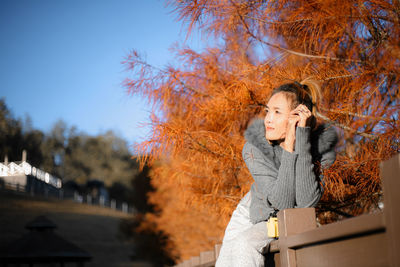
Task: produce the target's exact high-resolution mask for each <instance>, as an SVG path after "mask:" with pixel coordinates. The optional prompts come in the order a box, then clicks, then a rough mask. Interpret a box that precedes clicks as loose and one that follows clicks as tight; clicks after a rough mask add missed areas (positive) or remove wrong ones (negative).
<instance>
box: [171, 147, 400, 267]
mask: <svg viewBox="0 0 400 267" xmlns="http://www.w3.org/2000/svg"><path fill="white" fill-rule="evenodd" d="M381 177H382V181H383V191H384V209H383V212H376V213H372V214H365V215H361V216H357V217H354V218H351V219H346V220H343V221H339V222H336V223H332V224H328V225H323V226H320V227H317V223H316V216H315V210H314V209H313V208H304V209H286V210H282V211H280V212H279V213H278V224H279V234H280V237H279V240H276V241H273V242H272V243H271V244H270V247H269V252H268V256H267V257H266V266H275V267H278V266H282V267H296V266H297V267H303V266H304V267H313V266H315V267H330V266H332V267H333V266H334V267H336V266H341V267H346V266H349V267H354V266H377V267H382V266H390V267H395V266H396V267H397V266H398V267H400V154H399V155H396V156H395V157H393V158H392V159H390V160H388V161H386V162H383V163H381ZM219 248H220V245H217V246H216V249H215V251H209V252H202V253H200V256H199V257H193V258H191V259H190V260H187V261H184V262H182V263H180V264H178V265H177V266H182V267H183V266H185V267H186V266H204V267H205V266H207V267H208V266H214V265H215V261H216V259H217V258H218V252H219Z"/></svg>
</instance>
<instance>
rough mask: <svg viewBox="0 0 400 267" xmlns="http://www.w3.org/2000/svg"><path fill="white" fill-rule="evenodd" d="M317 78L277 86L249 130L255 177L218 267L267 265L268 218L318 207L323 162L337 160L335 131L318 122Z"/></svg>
mask: <svg viewBox="0 0 400 267" xmlns="http://www.w3.org/2000/svg"><path fill="white" fill-rule="evenodd" d="M319 96H320V87H319V86H318V84H317V83H315V82H313V81H311V80H306V81H304V82H301V83H298V82H294V83H288V84H284V85H281V86H279V87H278V88H276V89H274V90H273V92H272V94H271V97H270V99H269V101H268V103H267V106H266V116H265V118H264V120H262V119H258V120H255V121H254V122H253V123H252V124H250V126H249V127H248V129H247V130H246V132H245V138H246V143H245V145H244V147H243V152H242V155H243V159H244V161H245V163H246V165H247V167H248V169H249V171H250V173H251V174H252V176H253V178H254V181H255V182H254V183H253V185H252V186H251V190H250V192H249V193H247V194H246V195H245V196H244V197H243V199H242V200H241V201H240V203H239V204H238V206H237V208H236V210H235V211H234V212H233V214H232V217H231V220H230V222H229V224H228V226H227V228H226V230H225V236H224V240H223V243H222V247H221V251H220V255H219V257H218V260H217V263H216V266H217V267H228V266H229V267H232V266H240V267H246V266H264V255H263V254H265V252H266V250H267V247H268V244H269V242H270V241H271V240H273V239H271V238H269V237H268V235H267V226H266V221H267V220H268V218H269V217H270V215H271V214H272V213H274V212H276V211H279V210H283V209H287V208H304V207H313V206H315V205H316V204H317V203H318V201H319V199H320V198H321V195H322V190H323V188H322V186H321V183H320V182H322V176H321V171H319V170H320V167H322V168H326V167H329V166H330V165H331V164H332V163H333V162H334V161H335V156H336V154H335V150H334V148H335V145H336V143H337V134H336V131H335V130H334V129H333V128H332V127H330V126H327V125H323V124H317V123H316V118H315V113H316V111H317V105H318V101H319Z"/></svg>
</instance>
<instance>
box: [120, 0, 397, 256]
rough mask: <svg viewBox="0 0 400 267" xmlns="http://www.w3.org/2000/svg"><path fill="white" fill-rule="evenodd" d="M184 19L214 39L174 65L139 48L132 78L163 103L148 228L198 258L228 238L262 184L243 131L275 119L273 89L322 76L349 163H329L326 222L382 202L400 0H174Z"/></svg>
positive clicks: (151, 149) (327, 108) (183, 51)
mask: <svg viewBox="0 0 400 267" xmlns="http://www.w3.org/2000/svg"><path fill="white" fill-rule="evenodd" d="M169 4H170V5H171V6H172V7H174V8H175V11H176V13H177V14H178V16H179V19H180V20H181V21H182V22H184V23H186V25H187V26H188V34H190V31H191V29H192V28H194V27H197V28H199V29H201V30H202V32H203V34H204V35H205V36H207V37H212V38H214V40H215V42H214V45H213V46H210V47H208V48H206V49H204V50H203V51H202V52H196V51H193V50H191V49H190V48H186V47H178V48H175V53H176V59H177V62H179V63H178V64H176V65H174V66H167V67H165V68H162V69H158V68H155V67H153V66H151V65H149V64H147V63H146V62H145V61H143V59H142V58H141V57H140V55H139V54H138V53H137V52H135V51H134V52H132V53H131V54H130V55H129V56H128V57H127V59H126V61H125V65H126V66H127V68H128V69H129V70H130V71H131V75H132V77H130V78H129V79H127V80H126V81H125V86H126V87H127V88H128V89H129V91H130V92H131V93H132V94H139V95H141V96H143V97H144V98H146V99H148V101H149V102H150V103H151V104H152V105H153V112H152V116H151V134H152V136H151V138H149V140H146V141H144V142H143V143H141V144H139V145H138V147H137V149H138V151H139V152H141V153H143V155H146V156H143V158H142V160H143V161H147V162H148V163H150V164H151V163H153V173H152V178H151V179H152V180H151V182H152V184H153V186H154V187H155V188H156V190H155V192H152V193H151V195H150V201H151V202H152V203H153V204H154V205H155V206H156V207H157V212H156V213H153V214H147V216H146V220H145V222H144V223H143V224H142V228H143V229H145V228H146V227H147V228H152V229H158V230H162V231H164V232H165V233H167V234H168V235H169V236H170V242H169V243H168V248H167V249H168V250H169V251H170V253H171V255H172V256H174V257H175V258H177V259H178V258H181V259H186V258H188V257H190V256H194V255H197V254H198V253H199V252H200V251H203V250H208V249H211V248H212V246H213V245H214V244H215V243H219V242H221V240H222V237H223V232H224V229H225V226H226V224H227V223H228V220H229V217H230V215H231V213H232V211H233V209H234V208H235V206H236V205H237V203H238V201H239V200H240V199H241V197H243V196H244V194H245V193H246V192H248V190H249V189H250V185H251V184H252V182H253V179H252V177H251V175H250V174H249V172H248V170H247V168H246V167H245V164H244V162H243V160H242V157H241V150H242V147H243V144H244V142H245V141H244V138H243V133H244V130H245V129H246V127H247V125H248V124H249V122H250V121H251V119H252V118H254V117H257V116H263V113H262V112H263V107H264V105H265V103H266V100H267V97H268V94H269V93H270V92H271V90H272V89H273V88H274V87H276V86H278V85H280V84H282V83H283V82H286V81H293V80H297V81H301V80H302V79H304V78H307V77H313V78H314V79H316V80H319V81H320V83H321V85H322V88H323V102H322V103H321V105H320V106H319V111H320V112H319V114H318V119H319V120H320V121H321V122H325V123H330V124H333V125H335V126H336V127H337V130H338V133H339V134H340V137H341V141H340V143H339V145H338V148H337V151H338V156H337V161H336V163H335V164H334V165H333V166H331V168H329V169H328V170H325V171H324V180H325V185H324V186H325V193H324V196H323V199H322V200H321V202H320V204H319V206H318V217H319V219H320V222H321V223H326V222H331V221H334V220H337V219H340V218H342V217H348V216H354V215H358V214H361V213H365V212H369V211H371V210H374V209H378V208H379V201H380V200H381V197H382V193H381V186H380V177H379V163H380V162H381V161H382V160H386V159H388V158H389V157H391V156H392V155H394V154H395V153H398V152H399V126H400V125H399V96H400V95H399V90H398V87H399V65H400V60H399V56H400V47H399V44H400V25H399V20H400V3H399V2H398V1H379V0H377V1H348V0H346V1H344V0H339V1H338V0H335V1H333V0H315V1H307V0H298V1H289V0H286V1H266V0H254V1H247V0H246V1H244V0H218V1H216V0H214V1H212V0H197V1H171V2H169Z"/></svg>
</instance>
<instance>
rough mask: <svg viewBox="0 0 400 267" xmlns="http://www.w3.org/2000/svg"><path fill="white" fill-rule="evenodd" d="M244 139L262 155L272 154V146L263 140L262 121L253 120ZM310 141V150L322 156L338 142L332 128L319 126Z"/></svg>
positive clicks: (258, 119)
mask: <svg viewBox="0 0 400 267" xmlns="http://www.w3.org/2000/svg"><path fill="white" fill-rule="evenodd" d="M244 137H245V139H246V141H247V142H249V143H251V144H252V145H254V146H256V147H257V148H259V149H262V152H263V153H264V154H269V153H271V152H272V149H273V146H274V145H271V144H270V143H269V142H268V141H267V139H265V125H264V120H263V119H261V118H257V119H254V120H253V122H251V123H250V125H249V127H248V128H247V130H246V131H245V133H244ZM310 141H311V145H312V146H311V147H312V149H314V150H317V151H318V153H320V154H323V153H325V152H328V151H330V150H333V149H334V147H335V145H336V143H337V141H338V136H337V133H336V130H335V129H334V127H333V126H331V125H328V124H321V125H319V126H318V128H317V129H315V130H314V131H312V132H311V136H310Z"/></svg>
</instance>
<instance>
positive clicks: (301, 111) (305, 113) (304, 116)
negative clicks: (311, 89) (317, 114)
mask: <svg viewBox="0 0 400 267" xmlns="http://www.w3.org/2000/svg"><path fill="white" fill-rule="evenodd" d="M290 113H294V114H297V115H298V116H299V117H300V120H299V122H298V123H297V126H299V127H306V125H307V120H308V119H309V118H310V117H311V116H312V113H311V111H310V110H309V109H308V108H307V107H306V106H305V105H303V104H300V105H298V106H297V107H296V108H295V109H294V110H292V111H291V112H290Z"/></svg>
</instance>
